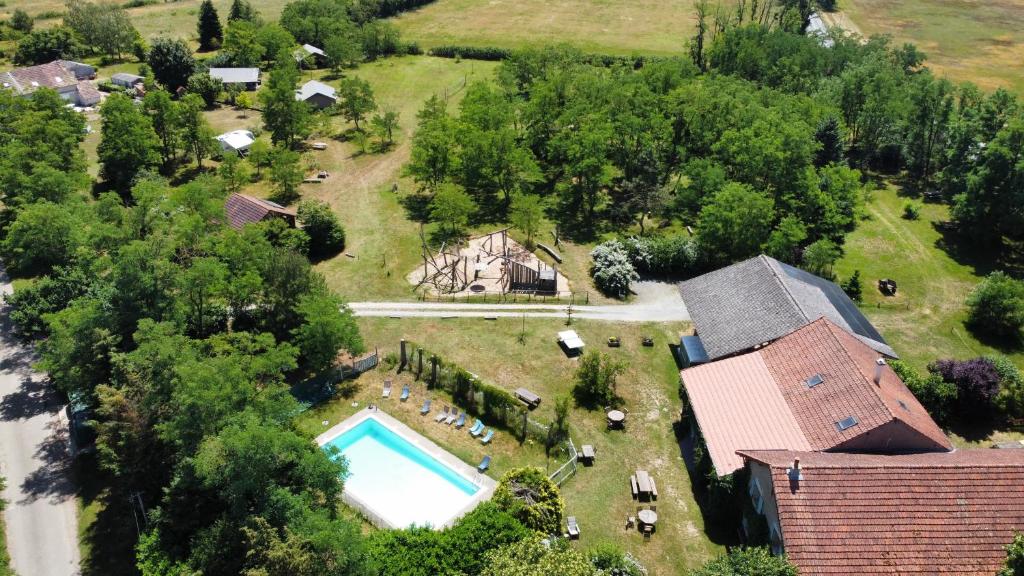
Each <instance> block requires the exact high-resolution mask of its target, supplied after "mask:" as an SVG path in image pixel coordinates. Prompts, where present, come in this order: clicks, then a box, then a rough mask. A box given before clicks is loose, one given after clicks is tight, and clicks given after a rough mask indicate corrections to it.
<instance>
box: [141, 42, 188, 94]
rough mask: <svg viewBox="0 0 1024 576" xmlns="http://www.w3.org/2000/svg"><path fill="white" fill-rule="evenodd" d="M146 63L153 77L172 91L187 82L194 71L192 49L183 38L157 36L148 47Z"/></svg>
mask: <svg viewBox="0 0 1024 576" xmlns="http://www.w3.org/2000/svg"><path fill="white" fill-rule="evenodd" d="M146 63H148V64H149V67H150V69H151V70H153V77H154V78H156V81H157V82H159V83H160V84H161V85H163V87H164V88H165V89H166V90H168V91H169V92H174V91H175V90H177V89H178V88H180V87H182V86H184V85H185V84H186V83H187V82H188V78H189V76H191V75H192V73H193V72H194V71H195V67H196V61H195V59H194V58H193V57H192V50H190V49H189V47H188V44H186V43H185V42H184V41H183V40H171V39H170V38H157V39H156V40H153V45H152V46H151V47H150V49H149V55H148V56H147V57H146Z"/></svg>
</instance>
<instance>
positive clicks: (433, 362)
mask: <svg viewBox="0 0 1024 576" xmlns="http://www.w3.org/2000/svg"><path fill="white" fill-rule="evenodd" d="M430 386H431V387H433V388H436V387H437V355H436V354H431V355H430Z"/></svg>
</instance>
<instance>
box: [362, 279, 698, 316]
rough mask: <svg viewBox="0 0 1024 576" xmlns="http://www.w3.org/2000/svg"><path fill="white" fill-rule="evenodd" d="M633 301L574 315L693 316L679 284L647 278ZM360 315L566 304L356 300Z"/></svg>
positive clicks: (541, 308) (482, 312)
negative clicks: (678, 287)
mask: <svg viewBox="0 0 1024 576" xmlns="http://www.w3.org/2000/svg"><path fill="white" fill-rule="evenodd" d="M633 291H634V292H635V293H636V298H635V299H634V301H633V302H631V303H629V304H619V305H607V306H573V307H572V316H573V318H581V319H587V320H604V321H608V322H685V321H689V320H690V315H689V313H688V312H687V310H686V305H685V304H683V299H682V297H681V296H680V295H679V290H678V289H677V288H676V286H675V284H670V283H664V282H653V281H644V282H636V283H634V285H633ZM349 306H350V307H351V308H352V310H353V311H354V312H355V314H356V316H388V317H395V318H520V317H524V316H525V317H527V318H565V317H566V316H567V314H568V306H567V305H566V304H467V303H462V302H451V303H448V302H443V303H437V302H353V303H351V304H349Z"/></svg>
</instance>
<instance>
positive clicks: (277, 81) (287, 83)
mask: <svg viewBox="0 0 1024 576" xmlns="http://www.w3.org/2000/svg"><path fill="white" fill-rule="evenodd" d="M298 80H299V70H298V68H297V67H296V65H295V60H294V59H292V58H290V57H284V56H282V57H280V58H278V59H277V64H276V65H275V66H274V69H273V70H271V72H270V80H269V81H268V82H267V85H266V87H265V88H264V89H263V90H262V91H261V92H260V94H259V98H260V101H261V102H262V103H263V124H264V126H265V127H266V128H267V130H269V131H270V139H271V140H272V141H273V142H274V143H275V144H280V145H283V146H288V147H291V146H293V145H295V144H296V143H297V142H298V141H299V140H300V139H302V138H305V137H306V136H307V135H308V133H309V128H310V122H311V112H310V110H309V106H308V105H307V104H306V103H305V102H301V101H299V100H296V99H295V86H296V84H297V83H298Z"/></svg>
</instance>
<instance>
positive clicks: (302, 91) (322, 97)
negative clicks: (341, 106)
mask: <svg viewBox="0 0 1024 576" xmlns="http://www.w3.org/2000/svg"><path fill="white" fill-rule="evenodd" d="M295 99H296V100H301V101H302V102H305V103H307V104H309V105H310V106H312V107H314V108H316V109H317V110H323V109H324V108H328V107H330V106H333V105H334V103H335V102H337V101H338V97H337V96H336V94H335V90H334V88H333V87H331V86H328V85H327V84H324V83H323V82H317V81H316V80H310V81H309V82H306V83H305V84H303V85H302V88H299V89H298V90H296V91H295Z"/></svg>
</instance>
